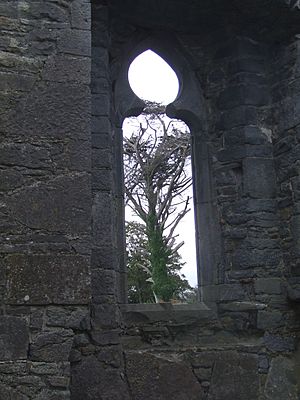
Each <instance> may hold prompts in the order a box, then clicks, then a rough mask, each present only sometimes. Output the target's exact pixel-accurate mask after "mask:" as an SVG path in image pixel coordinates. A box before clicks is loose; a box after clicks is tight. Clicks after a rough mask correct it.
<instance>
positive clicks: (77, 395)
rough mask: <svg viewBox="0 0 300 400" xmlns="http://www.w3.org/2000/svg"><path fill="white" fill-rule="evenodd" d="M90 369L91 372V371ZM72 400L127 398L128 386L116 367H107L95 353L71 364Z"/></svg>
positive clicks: (117, 399)
mask: <svg viewBox="0 0 300 400" xmlns="http://www.w3.org/2000/svg"><path fill="white" fill-rule="evenodd" d="M91 371H92V373H91ZM72 377H73V380H72V385H71V398H72V400H73V399H74V400H82V399H87V400H94V399H98V398H103V399H107V400H129V399H130V396H129V393H128V388H127V387H126V383H125V381H124V379H122V376H121V375H120V371H119V370H118V369H117V368H107V367H106V366H105V365H104V363H103V361H102V360H99V359H98V357H97V355H96V356H94V355H92V356H88V357H85V358H84V359H83V360H82V361H81V362H79V363H76V364H74V365H73V366H72Z"/></svg>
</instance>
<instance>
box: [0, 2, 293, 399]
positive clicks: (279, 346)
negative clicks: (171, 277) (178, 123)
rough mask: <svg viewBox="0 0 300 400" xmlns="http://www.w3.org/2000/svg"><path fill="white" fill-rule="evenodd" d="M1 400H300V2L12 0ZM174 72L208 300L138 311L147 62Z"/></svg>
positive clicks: (2, 67)
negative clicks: (134, 273)
mask: <svg viewBox="0 0 300 400" xmlns="http://www.w3.org/2000/svg"><path fill="white" fill-rule="evenodd" d="M0 31H1V35H0V138H1V140H0V254H1V257H0V298H1V303H0V400H144V399H145V400H165V399H175V400H194V399H195V400H233V399H234V400H270V399H272V400H299V398H300V349H299V340H300V308H299V304H300V2H299V1H297V0H251V1H250V0H244V1H243V2H242V3H241V2H240V1H238V0H226V1H224V0H214V1H212V0H197V1H196V0H185V1H182V0H159V1H157V0H93V1H90V0H2V1H1V3H0ZM149 48H150V49H152V50H153V51H155V52H157V53H158V54H159V55H161V56H162V57H163V58H164V59H165V60H166V61H167V62H168V63H169V64H170V65H171V66H172V68H173V69H174V70H175V72H176V73H177V75H178V78H179V81H180V92H179V95H178V98H177V99H176V100H175V101H174V103H172V104H170V105H169V106H168V109H167V112H168V114H169V115H170V116H172V117H177V118H180V119H182V120H184V121H185V122H186V123H187V124H188V125H189V127H190V130H191V134H192V143H193V160H192V161H193V181H194V195H195V216H196V223H197V228H196V235H197V252H198V275H199V299H200V301H199V302H198V303H196V304H193V305H187V304H178V305H171V304H168V303H166V304H135V305H129V304H126V270H125V267H124V232H123V225H124V217H123V183H122V122H123V120H124V118H126V117H128V116H132V115H138V114H139V113H140V112H141V110H142V108H143V102H142V101H141V100H140V99H138V98H137V97H136V96H135V95H134V93H133V92H132V91H131V89H130V86H129V83H128V79H127V72H128V67H129V65H130V63H131V62H132V60H133V59H134V58H135V57H136V56H137V55H138V54H140V53H141V52H143V51H144V50H147V49H149Z"/></svg>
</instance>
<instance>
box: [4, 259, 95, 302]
mask: <svg viewBox="0 0 300 400" xmlns="http://www.w3.org/2000/svg"><path fill="white" fill-rule="evenodd" d="M6 265H7V270H8V272H7V275H8V278H7V279H8V284H9V291H8V294H7V297H6V302H7V303H8V304H51V303H56V304H84V303H88V302H89V298H90V291H89V285H90V277H89V258H88V257H83V256H73V255H70V256H68V255H61V256H50V255H28V256H26V255H11V256H8V257H7V262H6Z"/></svg>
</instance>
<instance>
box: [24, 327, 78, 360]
mask: <svg viewBox="0 0 300 400" xmlns="http://www.w3.org/2000/svg"><path fill="white" fill-rule="evenodd" d="M72 344H73V332H72V331H71V330H55V331H48V332H47V331H44V332H43V333H40V334H38V335H37V336H36V337H35V338H34V339H33V341H32V343H31V345H30V353H29V356H30V360H32V361H39V362H41V361H50V362H62V361H68V359H69V354H70V351H71V347H72Z"/></svg>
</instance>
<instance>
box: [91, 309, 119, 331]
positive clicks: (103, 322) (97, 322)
mask: <svg viewBox="0 0 300 400" xmlns="http://www.w3.org/2000/svg"><path fill="white" fill-rule="evenodd" d="M119 324H120V311H119V309H118V307H117V305H116V304H97V305H93V309H92V326H93V327H94V328H96V329H97V328H101V329H115V328H118V327H119Z"/></svg>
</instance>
